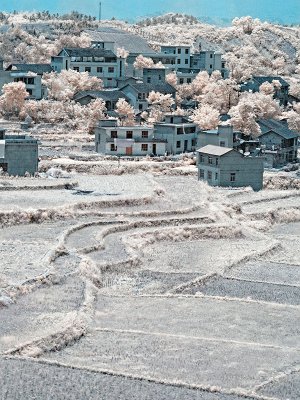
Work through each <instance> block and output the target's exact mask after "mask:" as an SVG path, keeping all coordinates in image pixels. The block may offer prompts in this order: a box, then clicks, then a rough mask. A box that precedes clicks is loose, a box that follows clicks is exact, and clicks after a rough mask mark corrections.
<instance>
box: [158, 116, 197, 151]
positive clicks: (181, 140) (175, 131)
mask: <svg viewBox="0 0 300 400" xmlns="http://www.w3.org/2000/svg"><path fill="white" fill-rule="evenodd" d="M198 132H199V129H198V127H197V125H196V124H195V123H193V122H191V121H190V120H189V119H188V118H187V117H184V116H182V115H172V114H170V115H166V116H165V119H164V121H163V122H159V123H156V124H154V136H155V137H156V138H160V139H163V140H166V141H167V153H168V154H181V153H185V152H193V151H195V150H196V147H197V137H198Z"/></svg>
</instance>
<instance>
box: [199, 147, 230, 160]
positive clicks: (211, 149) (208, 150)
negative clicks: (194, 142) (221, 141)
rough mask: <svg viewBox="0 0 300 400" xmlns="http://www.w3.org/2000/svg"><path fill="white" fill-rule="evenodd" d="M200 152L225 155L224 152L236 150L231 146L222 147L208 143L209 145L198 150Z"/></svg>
mask: <svg viewBox="0 0 300 400" xmlns="http://www.w3.org/2000/svg"><path fill="white" fill-rule="evenodd" d="M197 151H198V152H199V153H204V154H209V155H212V156H219V157H221V156H223V155H224V154H227V153H229V152H230V151H234V150H233V149H231V148H229V147H220V146H214V145H212V144H208V145H207V146H204V147H201V149H199V150H197Z"/></svg>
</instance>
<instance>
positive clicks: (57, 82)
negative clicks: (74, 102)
mask: <svg viewBox="0 0 300 400" xmlns="http://www.w3.org/2000/svg"><path fill="white" fill-rule="evenodd" d="M42 82H43V84H44V85H46V87H47V88H48V96H49V98H51V99H55V100H63V101H66V100H70V99H71V98H72V97H73V96H74V94H75V93H76V92H79V91H82V90H101V89H102V80H101V79H99V78H97V77H95V76H90V75H89V73H88V72H77V71H73V70H67V71H62V72H60V73H57V72H50V73H48V74H44V76H43V80H42Z"/></svg>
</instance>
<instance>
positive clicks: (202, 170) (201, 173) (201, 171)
mask: <svg viewBox="0 0 300 400" xmlns="http://www.w3.org/2000/svg"><path fill="white" fill-rule="evenodd" d="M200 178H202V179H204V178H205V175H204V169H200Z"/></svg>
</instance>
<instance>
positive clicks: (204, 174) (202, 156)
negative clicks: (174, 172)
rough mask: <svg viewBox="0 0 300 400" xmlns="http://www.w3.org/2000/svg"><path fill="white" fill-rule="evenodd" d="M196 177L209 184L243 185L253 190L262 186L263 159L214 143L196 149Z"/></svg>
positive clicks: (224, 185)
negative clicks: (246, 155)
mask: <svg viewBox="0 0 300 400" xmlns="http://www.w3.org/2000/svg"><path fill="white" fill-rule="evenodd" d="M197 165H198V179H199V180H204V181H206V182H207V183H208V184H209V185H211V186H223V187H244V186H251V187H252V188H253V190H261V189H262V187H263V172H264V166H263V159H262V158H260V157H250V156H248V157H245V156H244V155H243V154H241V153H240V152H238V151H236V150H234V149H232V148H228V147H220V146H214V145H207V146H204V147H202V148H200V149H199V150H197Z"/></svg>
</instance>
